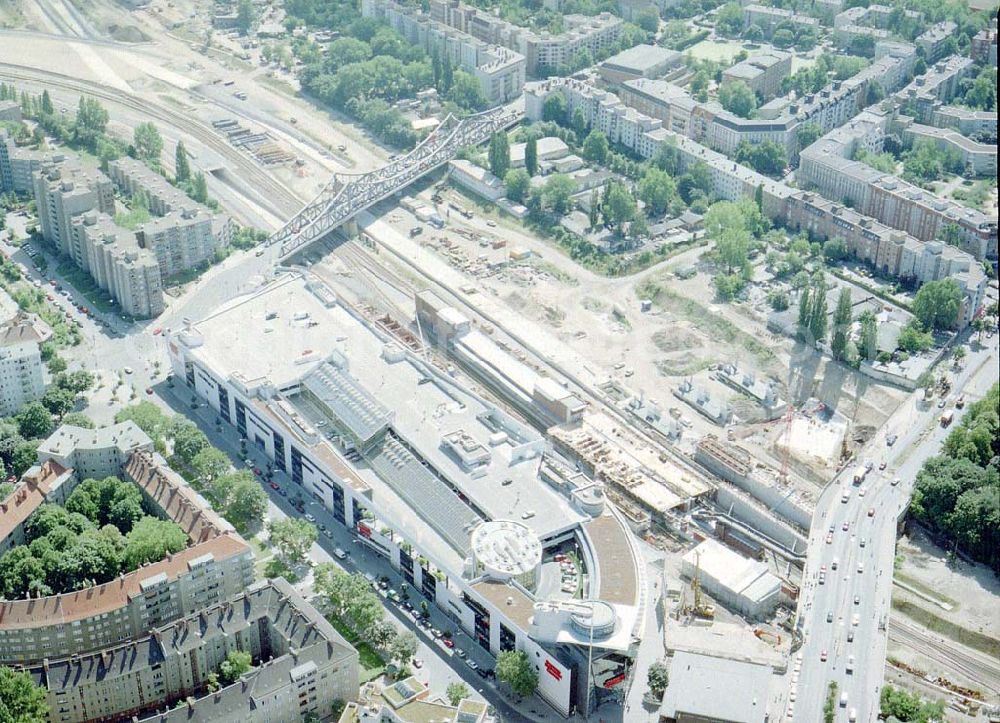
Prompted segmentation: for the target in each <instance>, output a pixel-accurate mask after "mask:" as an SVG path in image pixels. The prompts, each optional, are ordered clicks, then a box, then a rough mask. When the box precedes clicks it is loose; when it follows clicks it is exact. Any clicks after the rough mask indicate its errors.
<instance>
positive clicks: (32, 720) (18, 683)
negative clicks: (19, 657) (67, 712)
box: [0, 666, 49, 723]
mask: <svg viewBox="0 0 1000 723" xmlns="http://www.w3.org/2000/svg"><path fill="white" fill-rule="evenodd" d="M47 701H48V696H47V694H46V691H45V688H43V687H41V686H39V685H35V682H34V681H33V680H32V679H31V675H29V674H28V673H27V672H23V671H17V672H15V671H14V670H12V669H10V668H8V667H6V666H0V721H3V722H4V723H8V722H9V723H46V721H48V719H49V704H48V702H47Z"/></svg>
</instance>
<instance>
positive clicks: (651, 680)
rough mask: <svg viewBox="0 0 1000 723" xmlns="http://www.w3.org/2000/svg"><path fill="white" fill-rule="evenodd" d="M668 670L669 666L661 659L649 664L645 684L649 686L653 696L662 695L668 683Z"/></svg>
mask: <svg viewBox="0 0 1000 723" xmlns="http://www.w3.org/2000/svg"><path fill="white" fill-rule="evenodd" d="M669 672H670V670H669V668H667V665H666V663H664V662H663V661H662V660H656V661H654V662H652V663H651V664H650V666H649V672H648V673H647V674H646V685H647V686H649V690H650V692H652V693H653V695H654V696H655V697H657V698H659V697H660V696H662V695H663V691H665V690H666V689H667V685H669V684H670V677H669Z"/></svg>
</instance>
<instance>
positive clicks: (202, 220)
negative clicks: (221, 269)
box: [135, 207, 223, 279]
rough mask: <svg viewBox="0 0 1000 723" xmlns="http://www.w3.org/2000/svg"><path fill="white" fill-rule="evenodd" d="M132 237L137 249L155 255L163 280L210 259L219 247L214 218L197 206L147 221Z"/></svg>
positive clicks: (221, 244) (219, 241) (220, 245)
mask: <svg viewBox="0 0 1000 723" xmlns="http://www.w3.org/2000/svg"><path fill="white" fill-rule="evenodd" d="M135 237H136V240H137V241H138V242H139V246H141V247H142V248H144V249H149V250H150V251H152V252H153V254H155V256H156V260H157V263H158V264H159V266H160V277H161V278H163V279H168V278H170V277H171V276H174V275H176V274H179V273H180V272H182V271H184V270H186V269H190V268H194V267H195V266H197V265H198V264H200V263H202V262H205V261H208V260H210V259H211V258H212V257H213V256H214V255H215V252H216V250H218V249H219V248H221V247H222V246H223V243H222V242H221V240H220V238H219V237H218V236H217V235H216V227H215V219H214V218H213V217H212V215H211V214H210V213H208V212H207V210H205V209H203V208H198V207H190V208H184V209H182V210H179V211H171V212H170V213H169V214H167V215H166V216H161V217H159V218H154V219H152V220H150V221H147V222H146V223H144V224H142V225H140V226H139V227H138V228H136V230H135Z"/></svg>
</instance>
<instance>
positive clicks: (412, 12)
mask: <svg viewBox="0 0 1000 723" xmlns="http://www.w3.org/2000/svg"><path fill="white" fill-rule="evenodd" d="M361 12H362V14H363V15H364V16H365V17H373V18H378V19H380V20H382V21H383V22H385V23H387V24H388V25H389V26H391V27H392V28H393V29H395V30H396V31H397V32H398V33H399V34H400V35H402V36H403V37H404V38H406V39H407V40H408V41H409V42H410V43H411V44H413V45H418V46H420V47H422V48H424V49H425V50H427V51H428V52H432V51H433V50H434V49H437V50H438V52H441V53H443V54H447V56H448V57H449V58H450V59H451V62H452V63H454V64H455V65H457V66H458V67H460V68H462V69H464V70H466V71H467V72H469V73H471V74H472V75H473V76H474V77H475V78H476V79H477V80H478V81H479V86H480V88H481V89H482V91H483V96H484V97H485V98H486V99H487V101H488V102H489V104H490V105H491V106H495V105H500V104H502V103H507V102H509V101H511V100H513V99H515V98H517V97H519V96H520V95H521V91H522V89H523V88H524V76H525V60H524V56H523V55H522V54H520V53H519V52H516V51H514V50H511V49H509V48H506V47H503V46H502V45H497V44H488V43H486V42H484V41H483V40H480V39H478V38H475V37H473V36H472V35H470V34H469V33H467V32H464V31H462V30H458V29H456V28H454V27H450V26H449V25H446V24H445V23H441V22H438V21H437V20H435V19H433V17H432V16H431V15H429V14H428V13H425V12H423V11H421V10H420V8H419V7H411V6H405V5H401V4H399V3H397V2H394V0H362V3H361Z"/></svg>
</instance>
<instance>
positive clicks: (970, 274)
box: [786, 192, 988, 328]
mask: <svg viewBox="0 0 1000 723" xmlns="http://www.w3.org/2000/svg"><path fill="white" fill-rule="evenodd" d="M786 222H787V223H788V225H789V226H791V227H792V228H796V229H802V230H806V231H808V232H809V233H810V234H813V235H815V236H818V237H820V238H823V239H829V238H833V237H840V238H842V239H844V240H845V241H846V242H847V246H848V249H850V252H851V254H852V255H853V256H855V257H856V258H858V259H860V260H862V261H864V262H866V263H868V264H871V265H872V266H874V267H875V268H877V269H878V270H879V271H880V272H882V273H883V274H887V275H890V276H895V277H897V278H900V279H903V280H904V281H909V282H913V283H916V284H924V283H927V282H928V281H936V280H939V279H948V278H950V279H954V280H955V281H956V282H957V283H958V284H959V286H960V287H961V288H962V291H963V293H964V295H965V301H964V304H963V309H962V313H961V316H960V326H961V327H963V328H964V327H965V326H967V325H968V324H969V323H970V322H971V321H972V319H973V317H974V315H975V312H976V311H977V310H978V309H979V307H980V306H982V304H983V300H984V298H985V293H986V283H987V281H988V279H987V278H986V274H985V273H984V272H983V269H982V266H981V265H980V264H979V263H978V262H977V261H976V259H975V258H974V257H973V256H972V255H971V254H969V253H966V252H965V251H962V250H961V249H957V248H955V247H954V246H949V245H947V244H944V243H942V242H940V241H931V242H927V243H925V242H923V241H920V240H918V239H916V238H914V237H913V236H911V235H910V234H908V233H906V232H905V231H899V230H896V229H893V228H890V227H888V226H886V225H885V224H883V223H880V222H879V221H877V220H875V219H873V218H870V217H868V216H865V215H863V214H861V213H858V212H857V211H855V210H853V209H851V208H848V207H847V206H844V205H843V204H840V203H837V202H834V201H830V200H828V199H825V198H823V197H822V196H819V195H817V194H815V193H808V192H801V193H796V194H794V195H792V196H791V197H789V199H788V202H787V216H786Z"/></svg>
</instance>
